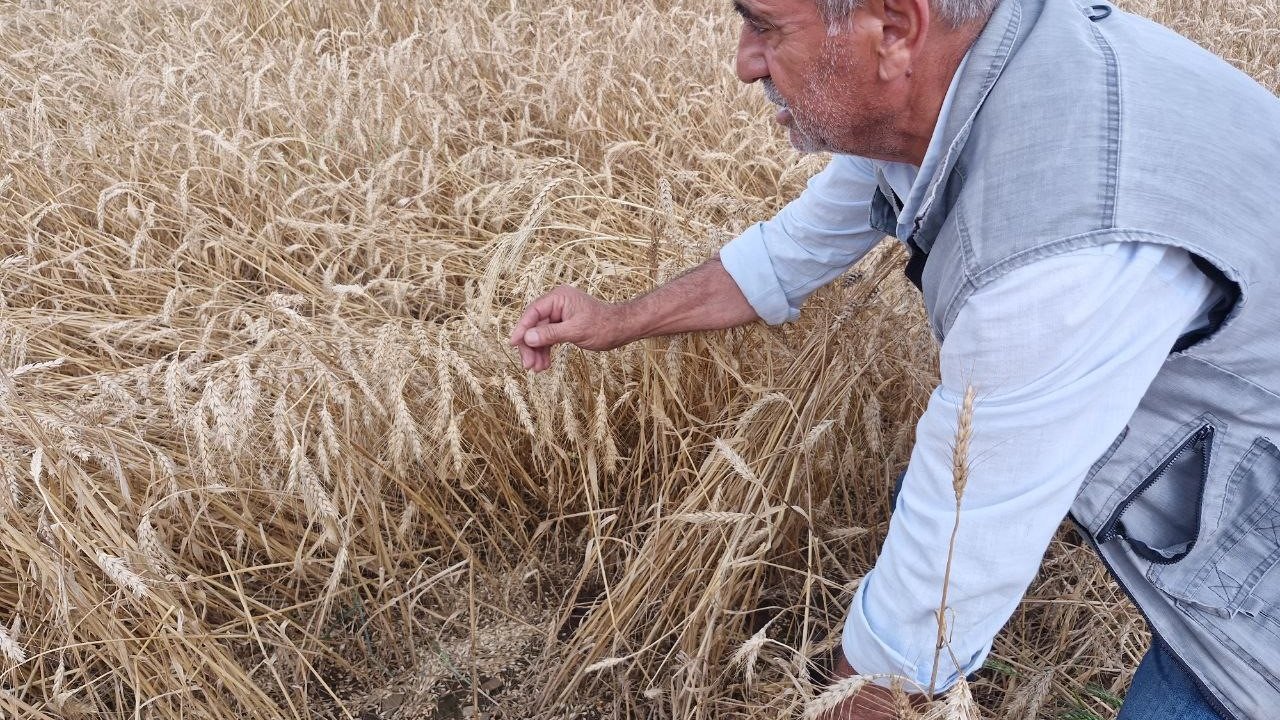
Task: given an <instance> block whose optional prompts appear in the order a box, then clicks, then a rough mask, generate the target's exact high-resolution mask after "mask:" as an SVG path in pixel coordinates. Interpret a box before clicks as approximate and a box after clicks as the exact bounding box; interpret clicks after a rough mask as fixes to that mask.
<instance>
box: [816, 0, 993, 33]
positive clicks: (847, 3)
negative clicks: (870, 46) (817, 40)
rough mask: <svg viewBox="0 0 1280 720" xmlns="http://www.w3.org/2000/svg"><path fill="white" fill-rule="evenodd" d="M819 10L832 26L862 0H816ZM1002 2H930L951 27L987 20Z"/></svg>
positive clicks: (951, 0)
mask: <svg viewBox="0 0 1280 720" xmlns="http://www.w3.org/2000/svg"><path fill="white" fill-rule="evenodd" d="M816 1H817V3H818V9H819V10H821V11H822V15H823V17H824V18H826V20H827V22H828V23H830V24H834V23H838V22H840V21H841V20H844V19H845V18H847V17H849V13H851V12H853V9H854V8H856V7H858V6H859V5H861V4H862V0H816ZM999 2H1000V0H929V7H930V8H931V9H932V10H933V16H934V17H936V18H938V19H939V20H941V21H943V22H944V23H946V24H947V25H950V26H951V27H960V26H961V25H966V24H968V23H971V22H977V21H982V20H986V19H987V18H988V17H990V16H991V11H993V10H995V8H996V5H997V4H999Z"/></svg>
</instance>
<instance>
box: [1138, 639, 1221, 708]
mask: <svg viewBox="0 0 1280 720" xmlns="http://www.w3.org/2000/svg"><path fill="white" fill-rule="evenodd" d="M1116 720H1222V716H1221V715H1219V714H1218V713H1217V712H1215V711H1214V709H1213V708H1212V707H1210V706H1209V703H1207V702H1205V699H1204V697H1203V696H1202V695H1201V694H1200V690H1199V689H1198V688H1197V687H1196V685H1195V681H1194V680H1192V679H1191V677H1190V676H1189V675H1188V674H1187V673H1186V672H1185V671H1184V670H1183V669H1182V666H1181V665H1179V664H1178V661H1177V660H1174V659H1173V656H1172V655H1170V654H1169V649H1168V648H1166V647H1165V644H1164V643H1163V642H1161V641H1160V640H1152V641H1151V649H1150V650H1148V651H1147V654H1146V656H1145V657H1143V658H1142V662H1141V663H1140V664H1139V665H1138V672H1137V674H1135V675H1134V676H1133V684H1132V685H1130V686H1129V693H1128V694H1127V695H1125V698H1124V705H1123V706H1122V707H1121V708H1120V715H1119V717H1117V718H1116Z"/></svg>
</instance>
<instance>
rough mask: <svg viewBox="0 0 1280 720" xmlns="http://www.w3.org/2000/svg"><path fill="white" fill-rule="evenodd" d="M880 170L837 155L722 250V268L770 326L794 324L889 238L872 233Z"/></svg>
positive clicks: (860, 160)
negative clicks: (810, 301)
mask: <svg viewBox="0 0 1280 720" xmlns="http://www.w3.org/2000/svg"><path fill="white" fill-rule="evenodd" d="M875 188H876V171H875V165H874V164H873V162H872V161H871V160H867V159H865V158H860V157H855V156H852V155H835V156H833V157H832V159H831V161H830V162H829V163H827V167H826V168H825V169H823V170H822V172H820V173H818V174H817V175H814V176H813V177H812V178H810V180H809V184H808V186H807V187H806V188H805V190H804V192H803V193H801V194H800V196H799V197H798V198H796V199H795V200H793V201H792V202H790V203H789V204H787V206H786V207H784V208H783V209H782V210H781V211H779V212H778V214H777V215H775V216H774V217H773V219H771V220H768V221H766V222H761V223H756V224H755V225H752V226H751V227H750V228H748V229H747V230H746V231H745V232H743V233H742V234H741V235H739V236H738V237H737V238H734V239H733V240H731V241H729V242H728V243H727V244H726V245H725V246H724V247H723V248H721V250H720V262H721V263H722V264H723V265H724V268H725V270H726V271H728V273H729V275H730V276H731V277H732V278H733V279H734V282H736V283H737V285H738V288H739V289H740V290H741V291H742V294H743V295H744V296H746V298H747V302H749V303H751V307H752V308H754V309H755V311H756V314H757V315H759V316H760V317H761V318H762V319H763V320H764V321H765V322H767V323H769V324H770V325H777V324H779V323H783V322H788V321H791V320H795V319H796V318H797V317H798V316H799V314H800V306H801V305H803V304H804V301H805V299H807V298H808V297H809V295H811V294H812V293H813V291H815V290H817V289H818V288H820V287H822V286H823V285H826V284H827V283H829V282H831V281H832V280H834V279H835V278H836V277H837V276H838V275H839V274H840V273H842V272H844V271H845V269H847V268H848V267H849V266H850V265H853V264H854V263H856V262H857V261H858V260H859V259H861V258H862V256H864V255H866V254H867V252H868V251H869V250H871V248H872V247H874V246H875V245H876V243H878V242H879V241H880V240H881V239H882V238H883V234H882V233H879V232H876V231H875V230H872V229H871V224H870V218H871V197H872V195H873V194H874V192H875Z"/></svg>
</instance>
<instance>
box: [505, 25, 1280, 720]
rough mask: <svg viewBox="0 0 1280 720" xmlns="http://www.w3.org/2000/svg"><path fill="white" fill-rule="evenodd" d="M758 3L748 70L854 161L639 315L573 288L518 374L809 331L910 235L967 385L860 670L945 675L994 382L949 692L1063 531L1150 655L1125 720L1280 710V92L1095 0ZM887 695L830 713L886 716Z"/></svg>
mask: <svg viewBox="0 0 1280 720" xmlns="http://www.w3.org/2000/svg"><path fill="white" fill-rule="evenodd" d="M815 1H816V4H815ZM1092 1H1094V2H1100V1H1101V0H1092ZM735 7H736V9H737V11H738V12H739V13H740V14H741V16H742V22H743V24H742V31H741V39H740V41H739V45H738V55H737V72H738V75H739V77H740V78H741V79H742V80H743V81H744V82H756V81H760V82H761V84H762V85H763V88H764V91H765V93H766V94H767V96H768V97H769V98H770V99H771V100H773V101H774V102H775V103H776V104H777V105H778V111H777V117H776V120H777V122H778V123H779V124H780V125H782V126H784V127H786V128H787V130H788V131H789V133H790V137H791V141H792V142H793V144H794V145H795V146H796V147H797V148H799V149H802V150H811V151H818V150H824V151H830V152H832V153H834V155H833V158H832V160H831V161H830V163H829V165H828V166H827V167H826V169H825V170H823V171H822V172H821V173H819V174H818V175H817V176H815V177H814V178H813V179H812V180H811V181H810V183H809V186H808V188H807V189H806V190H805V192H804V193H803V194H802V195H801V196H800V197H799V198H798V199H796V200H795V201H793V202H792V203H791V204H789V205H787V206H786V207H785V208H784V209H783V210H782V211H781V212H779V213H778V215H777V216H776V217H774V218H773V219H772V220H770V221H768V222H764V223H760V224H757V225H756V226H754V227H752V228H750V229H749V230H747V231H746V232H745V233H743V234H742V235H741V236H740V237H738V238H736V239H735V240H733V241H732V242H730V243H729V244H728V245H726V246H725V247H724V248H723V249H722V250H721V251H720V253H719V257H717V258H713V259H711V260H708V261H707V262H705V263H704V264H702V265H701V266H699V267H697V268H695V269H693V270H692V271H690V272H689V273H687V274H685V275H684V276H682V277H680V278H677V279H675V280H673V281H671V282H670V283H668V284H666V285H665V286H663V287H661V288H658V289H657V290H655V291H653V292H651V293H649V294H647V295H645V296H643V297H640V298H637V299H634V300H632V301H630V302H627V303H623V304H619V305H610V304H604V303H601V302H599V301H597V300H595V299H593V298H591V297H590V296H587V295H585V294H583V293H581V292H579V291H577V290H575V289H573V288H567V287H562V288H558V289H556V290H555V291H553V292H551V293H550V294H548V295H546V296H544V297H542V298H540V299H538V300H537V301H535V302H534V303H532V304H531V305H530V307H529V308H528V310H527V311H526V312H525V314H524V316H523V317H522V318H521V319H520V321H519V323H518V324H517V326H516V327H515V328H514V330H513V331H512V335H511V341H512V344H513V345H515V346H516V347H517V348H518V349H519V352H520V355H521V358H522V360H523V363H524V366H525V367H526V368H528V369H531V370H535V371H540V370H543V369H545V368H546V367H547V366H548V364H549V361H550V355H549V351H550V348H551V347H552V346H553V345H554V344H556V343H560V342H570V343H573V344H575V345H578V346H579V347H583V348H589V349H593V350H603V349H608V348H613V347H617V346H619V345H622V344H624V343H627V342H630V341H633V340H636V339H639V338H643V337H649V336H653V335H662V334H669V333H680V332H689V331H694V330H705V329H713V328H725V327H730V326H733V325H738V324H741V323H746V322H751V321H753V320H756V319H758V318H759V319H763V320H765V321H766V322H769V323H781V322H785V321H788V320H792V319H794V318H795V317H796V316H797V314H798V310H799V307H800V305H801V304H802V303H803V301H804V299H805V298H806V297H807V296H808V295H809V294H810V293H811V292H812V291H813V290H814V289H816V288H818V287H819V286H821V285H823V284H824V283H827V282H829V281H830V280H832V279H833V278H835V277H836V276H837V275H838V274H839V273H840V272H842V271H843V270H844V269H845V268H847V267H848V266H850V265H851V264H853V263H855V262H857V260H858V259H859V258H860V257H862V256H863V255H864V254H865V253H866V252H867V251H868V249H870V248H871V247H872V245H874V244H875V243H876V242H878V240H879V239H880V238H881V237H883V236H884V235H886V234H891V235H895V236H896V237H898V238H899V239H901V240H902V241H903V242H904V243H905V244H906V245H907V246H908V247H909V248H910V251H911V260H910V262H909V263H908V264H907V267H906V272H907V275H908V276H909V277H910V278H911V280H912V281H913V282H914V283H915V284H916V285H917V286H919V287H920V288H921V290H922V293H923V299H924V303H925V307H926V309H927V311H928V315H929V320H930V323H931V325H932V327H933V329H934V332H935V334H936V335H937V337H938V338H939V340H940V341H941V375H942V381H941V385H940V386H939V387H938V389H937V390H936V391H935V392H934V394H933V396H932V397H931V399H930V402H929V405H928V408H927V410H926V411H925V413H924V415H923V417H922V418H921V420H920V423H919V426H918V429H917V437H916V445H915V448H914V451H913V453H912V456H911V461H910V465H909V467H908V469H907V472H906V474H905V476H904V478H903V482H902V484H901V488H900V493H899V495H898V497H897V500H896V506H895V510H894V515H893V518H892V520H891V522H890V526H889V532H888V536H887V537H886V539H885V542H884V546H883V548H882V551H881V554H880V557H879V560H878V561H877V564H876V567H875V568H874V570H873V571H872V572H870V573H869V574H868V575H867V577H866V578H865V580H864V581H863V582H862V584H861V587H860V588H859V589H858V591H857V593H856V594H855V596H854V598H853V602H852V607H851V609H850V613H849V617H848V620H847V622H846V624H845V629H844V636H843V643H842V648H843V653H844V661H843V662H841V664H840V668H841V670H842V672H844V673H850V672H854V671H855V670H854V669H856V671H857V672H861V673H866V674H890V673H892V674H898V675H902V676H905V677H906V678H907V679H908V680H910V681H913V682H914V683H916V684H917V685H918V686H920V687H927V686H928V685H929V683H930V681H931V675H932V674H933V664H934V655H935V640H936V638H935V634H936V623H935V618H934V614H933V613H934V609H935V608H934V605H933V603H934V602H936V599H937V597H938V594H939V588H940V586H941V584H942V573H943V564H944V560H945V557H946V555H947V546H948V540H949V533H950V530H951V526H952V521H953V517H952V513H953V510H954V505H953V498H952V497H951V492H952V490H951V485H950V468H949V460H950V454H949V453H950V442H951V439H952V432H953V431H952V427H953V423H954V418H955V417H956V413H957V409H958V406H959V404H960V402H961V400H962V397H963V395H964V392H965V388H966V387H968V386H973V387H975V388H976V389H977V391H978V393H979V397H980V402H979V403H978V405H977V407H976V409H975V410H974V416H973V425H974V427H975V428H976V435H975V437H974V440H973V445H972V448H971V451H970V452H971V457H974V458H980V461H979V462H978V463H977V464H976V465H975V466H974V467H973V469H972V474H971V479H970V481H969V485H968V489H967V491H966V495H965V497H964V506H963V511H962V513H963V514H962V517H961V520H960V527H961V531H960V535H959V538H958V542H957V546H956V550H955V556H954V560H953V568H952V572H951V579H950V595H949V598H950V599H949V601H948V606H949V608H948V609H949V617H950V625H949V631H950V644H949V648H948V651H947V652H944V653H943V655H944V657H943V658H941V672H940V673H939V674H938V678H937V679H938V683H937V686H938V687H939V688H945V687H946V686H948V685H950V684H952V683H954V682H956V681H957V680H958V679H959V678H960V677H962V676H964V675H966V674H967V673H970V672H972V671H974V670H976V669H978V668H979V667H981V665H982V662H983V659H984V658H985V657H986V655H987V653H988V651H989V650H990V647H991V642H992V638H993V636H994V635H995V633H996V632H997V631H998V630H999V628H1000V627H1001V626H1002V625H1003V624H1004V623H1005V622H1006V620H1007V619H1008V618H1009V616H1010V614H1011V613H1012V612H1013V610H1014V607H1015V605H1016V604H1017V602H1018V600H1019V598H1020V597H1021V595H1022V593H1023V592H1025V590H1026V588H1027V585H1028V584H1029V583H1030V581H1031V579H1032V577H1033V576H1034V574H1035V572H1036V569H1037V566H1038V564H1039V562H1040V559H1041V557H1042V555H1043V553H1044V551H1045V548H1046V547H1047V545H1048V542H1049V540H1050V538H1051V536H1052V535H1053V532H1054V530H1055V528H1056V526H1057V525H1058V523H1059V521H1060V520H1061V518H1062V517H1063V515H1064V514H1065V513H1067V511H1068V510H1070V512H1071V515H1072V517H1073V519H1074V520H1075V522H1076V523H1077V525H1078V526H1079V528H1080V529H1081V532H1082V534H1084V535H1085V536H1086V537H1087V538H1088V539H1089V540H1090V541H1091V542H1092V543H1093V544H1094V545H1095V546H1096V547H1097V549H1098V551H1099V553H1100V554H1101V556H1102V557H1103V559H1104V560H1105V561H1106V563H1107V565H1108V567H1109V568H1110V569H1111V570H1112V572H1113V573H1114V575H1115V576H1116V578H1117V579H1118V580H1119V582H1120V583H1121V585H1122V586H1123V587H1124V588H1125V589H1126V590H1127V592H1128V593H1129V594H1130V596H1131V597H1132V598H1133V600H1134V601H1135V602H1136V603H1137V605H1138V606H1139V607H1140V608H1141V609H1142V611H1143V613H1144V615H1145V616H1146V618H1147V620H1148V622H1149V624H1150V626H1151V629H1152V631H1153V634H1154V635H1155V640H1154V642H1153V644H1152V647H1151V649H1150V651H1149V652H1148V653H1147V655H1146V657H1145V658H1144V659H1143V661H1142V663H1141V665H1140V666H1139V668H1138V671H1137V675H1136V676H1135V678H1134V683H1133V686H1132V688H1131V690H1130V692H1129V694H1128V696H1127V698H1126V701H1125V704H1124V707H1123V709H1122V710H1121V713H1120V717H1121V718H1123V719H1124V720H1139V719H1146V718H1174V717H1176V718H1237V719H1244V718H1263V717H1280V710H1278V708H1280V569H1278V568H1275V567H1274V566H1275V565H1276V564H1277V561H1278V560H1280V448H1278V447H1277V442H1280V362H1277V359H1276V351H1277V349H1280V284H1277V278H1278V277H1280V252H1277V251H1276V249H1275V243H1276V241H1277V240H1278V239H1280V101H1277V99H1276V98H1275V97H1274V96H1273V95H1271V94H1270V93H1269V92H1267V91H1266V90H1265V89H1263V88H1262V87H1260V86H1259V85H1257V84H1256V83H1254V82H1253V81H1252V80H1250V79H1249V78H1247V77H1245V76H1244V75H1243V74H1241V73H1239V72H1237V71H1236V70H1234V69H1232V68H1231V67H1230V66H1228V65H1227V64H1226V63H1224V62H1222V61H1221V60H1219V59H1218V58H1216V57H1214V56H1212V55H1210V54H1209V53H1207V52H1205V51H1203V50H1201V49H1200V48H1198V47H1196V46H1195V45H1193V44H1191V43H1190V42H1188V41H1186V40H1184V39H1182V38H1180V37H1178V36H1177V35H1175V34H1174V33H1172V32H1170V31H1168V30H1166V29H1164V28H1161V27H1159V26H1158V25H1155V24H1153V23H1150V22H1147V21H1144V20H1142V19H1139V18H1136V17H1133V16H1129V15H1126V14H1124V13H1121V12H1119V11H1117V10H1114V9H1112V8H1111V7H1109V6H1107V5H1102V4H1093V5H1090V4H1081V3H1078V2H1076V0H1002V1H1000V2H997V0H932V2H930V1H929V0H738V2H736V3H735ZM885 692H886V691H884V690H883V689H880V688H875V687H872V688H870V689H864V691H863V692H862V693H860V694H859V695H858V696H857V697H855V698H854V699H852V700H850V701H848V702H846V703H845V704H844V705H843V706H842V707H840V708H838V709H837V710H836V711H835V712H834V714H833V715H834V717H838V718H872V717H887V716H888V715H887V711H886V710H884V707H885V703H884V702H883V700H884V693H885Z"/></svg>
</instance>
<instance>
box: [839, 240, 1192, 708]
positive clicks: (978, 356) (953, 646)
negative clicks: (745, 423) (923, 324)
mask: <svg viewBox="0 0 1280 720" xmlns="http://www.w3.org/2000/svg"><path fill="white" fill-rule="evenodd" d="M1213 293H1214V290H1213V287H1212V284H1211V282H1210V281H1209V280H1208V279H1207V278H1206V277H1205V276H1204V275H1203V274H1202V273H1201V272H1200V271H1199V270H1198V269H1196V268H1195V266H1194V265H1193V263H1192V262H1191V260H1190V258H1189V257H1188V256H1187V254H1186V253H1185V252H1183V251H1181V250H1178V249H1174V248H1166V247H1163V246H1157V245H1149V244H1140V243H1115V244H1111V245H1104V246H1101V247H1098V248H1093V249H1089V250H1082V251H1076V252H1073V253H1069V254H1064V255H1061V256H1058V257H1055V258H1049V259H1046V260H1042V261H1039V262H1037V263H1035V264H1034V265H1031V266H1028V267H1025V268H1021V269H1018V270H1015V271H1013V272H1011V273H1009V274H1008V275H1005V276H1003V277H1002V278H999V279H998V280H996V281H993V282H992V283H990V284H989V285H987V286H985V287H984V288H982V289H980V290H979V291H978V292H976V293H975V294H974V295H973V296H972V297H970V298H969V299H968V300H967V301H966V303H965V305H964V307H963V308H962V309H961V311H960V313H959V315H958V317H957V319H956V321H955V323H954V324H953V326H952V328H951V329H950V331H949V333H948V335H947V338H946V340H945V341H944V343H943V346H942V353H941V371H942V382H941V384H940V386H939V387H938V388H937V389H936V390H935V392H934V393H933V395H932V397H931V398H930V401H929V405H928V408H927V409H926V411H925V413H924V415H923V416H922V417H921V419H920V422H919V424H918V426H917V435H916V444H915V448H914V450H913V452H912V456H911V462H910V465H909V467H908V470H907V473H906V476H905V478H904V481H903V484H902V488H901V493H900V495H899V497H898V501H897V507H896V509H895V511H894V514H893V517H892V519H891V521H890V525H889V532H888V536H887V537H886V539H885V542H884V545H883V548H882V550H881V554H880V558H879V560H878V561H877V563H876V566H875V568H874V569H873V570H872V571H871V572H870V573H868V575H867V576H866V578H864V580H863V582H862V584H861V586H860V588H859V589H858V591H857V593H856V594H855V596H854V599H853V603H852V608H851V612H850V614H849V618H848V621H847V622H846V626H845V630H844V638H843V640H844V642H843V649H844V653H845V657H846V659H847V661H848V663H849V664H850V665H851V666H852V668H856V670H857V671H858V672H861V673H864V674H878V673H893V674H899V675H903V676H906V677H907V678H908V679H909V680H911V681H913V682H914V683H916V684H917V685H918V689H919V690H925V689H927V688H928V684H929V682H930V676H931V673H932V669H933V663H934V655H935V646H936V639H937V621H936V614H935V612H936V610H937V607H938V604H939V601H940V598H941V592H942V582H943V574H944V570H945V566H946V562H947V556H948V551H949V543H950V539H951V531H952V527H953V524H954V523H955V522H956V510H955V496H954V492H953V489H952V483H951V475H952V471H951V463H952V447H953V445H954V441H955V431H956V422H957V416H958V414H959V412H960V408H961V404H962V402H963V398H964V395H965V392H966V390H967V388H968V387H969V386H971V385H972V386H973V387H974V388H975V390H976V393H977V403H976V405H975V408H974V411H973V417H972V426H973V437H972V441H971V444H970V448H969V464H970V475H969V481H968V485H967V487H966V489H965V491H964V495H963V499H962V510H961V512H960V518H959V531H958V535H957V538H956V544H955V548H954V555H953V557H952V561H951V562H952V567H951V575H950V582H949V590H948V597H947V613H946V617H947V632H948V636H949V647H948V648H947V649H945V650H943V651H942V653H941V659H940V662H939V668H940V671H939V673H938V689H944V688H946V687H949V686H950V685H952V684H954V683H955V682H956V681H957V680H958V679H959V678H960V677H962V676H964V675H966V674H968V673H970V672H973V671H974V670H976V669H978V668H980V667H981V665H982V662H983V660H984V659H985V657H986V655H987V653H988V652H989V650H990V648H991V642H992V639H993V638H994V636H995V634H996V632H997V631H998V630H999V629H1000V628H1001V627H1002V626H1003V625H1004V624H1005V622H1006V621H1007V620H1008V618H1009V617H1010V615H1011V614H1012V613H1013V610H1014V609H1015V608H1016V606H1017V603H1018V601H1019V600H1020V599H1021V597H1022V595H1023V594H1024V593H1025V592H1026V589H1027V587H1028V585H1029V584H1030V582H1031V580H1032V578H1033V577H1034V576H1035V573H1036V571H1037V569H1038V568H1039V565H1040V561H1041V558H1042V557H1043V554H1044V552H1045V549H1046V548H1047V547H1048V543H1049V541H1050V540H1051V538H1052V536H1053V534H1054V532H1055V530H1056V529H1057V527H1058V525H1059V524H1060V523H1061V520H1062V518H1063V516H1064V515H1065V514H1066V512H1067V510H1068V508H1069V507H1070V505H1071V502H1072V500H1073V498H1074V497H1075V494H1076V492H1077V490H1078V488H1079V485H1080V483H1081V482H1082V481H1083V479H1084V475H1085V473H1086V471H1087V470H1088V468H1089V466H1090V465H1091V464H1092V463H1093V462H1094V460H1095V459H1096V458H1097V457H1098V456H1099V455H1100V454H1101V453H1103V452H1104V451H1105V450H1106V448H1107V447H1108V446H1109V444H1110V443H1111V442H1112V440H1113V439H1114V438H1115V436H1116V434H1117V433H1119V432H1120V431H1121V429H1122V428H1123V427H1124V425H1125V424H1126V422H1127V421H1128V419H1129V417H1130V415H1132V413H1133V411H1134V410H1135V409H1136V407H1137V405H1138V402H1139V401H1140V400H1141V398H1142V396H1143V394H1144V393H1145V392H1146V389H1147V387H1148V386H1149V385H1150V383H1151V381H1152V379H1154V377H1155V375H1156V373H1157V372H1158V371H1159V369H1160V366H1161V364H1162V363H1163V362H1164V360H1165V358H1166V357H1167V356H1168V353H1169V351H1170V349H1171V347H1172V346H1173V344H1174V342H1175V341H1176V339H1177V338H1178V337H1179V336H1180V335H1181V334H1182V333H1183V332H1185V331H1187V330H1188V329H1190V328H1189V325H1190V324H1192V323H1193V321H1194V320H1195V319H1196V318H1198V317H1200V316H1201V315H1202V314H1203V312H1204V310H1205V308H1206V307H1207V304H1208V303H1209V301H1210V299H1211V298H1212V297H1213ZM953 657H954V658H955V660H956V661H958V665H957V663H956V662H953V660H952V658H953ZM831 717H833V718H836V717H838V718H842V719H843V718H861V717H878V716H877V715H874V714H865V715H864V714H858V713H856V712H854V710H853V709H852V705H850V706H849V707H847V708H846V709H845V711H844V712H843V713H841V714H836V715H833V716H831Z"/></svg>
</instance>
